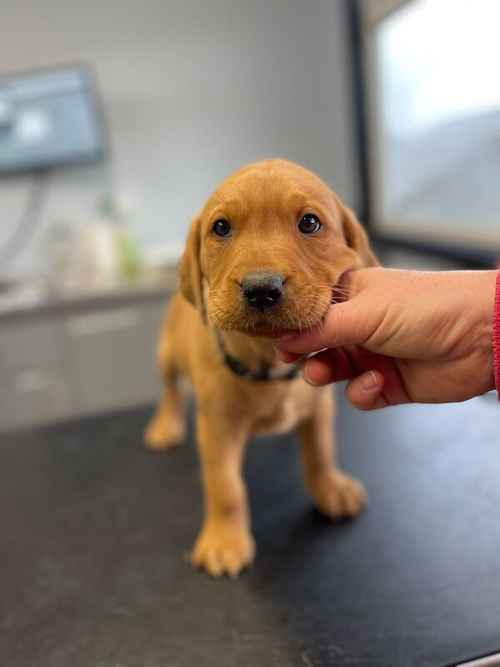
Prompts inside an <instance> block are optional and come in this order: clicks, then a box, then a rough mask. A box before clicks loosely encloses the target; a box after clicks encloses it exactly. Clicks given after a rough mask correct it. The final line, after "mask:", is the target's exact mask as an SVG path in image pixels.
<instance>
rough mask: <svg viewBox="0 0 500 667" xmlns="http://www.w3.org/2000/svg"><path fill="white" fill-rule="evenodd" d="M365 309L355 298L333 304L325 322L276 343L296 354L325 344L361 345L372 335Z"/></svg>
mask: <svg viewBox="0 0 500 667" xmlns="http://www.w3.org/2000/svg"><path fill="white" fill-rule="evenodd" d="M365 312H366V309H364V308H363V307H362V305H361V304H358V303H357V300H356V299H352V300H350V301H346V302H344V303H337V304H335V305H333V306H332V307H331V308H330V309H329V311H328V313H327V314H326V316H325V319H324V320H323V322H322V323H321V324H320V325H318V326H316V327H314V328H313V329H309V330H308V331H305V332H304V333H300V334H297V335H295V334H292V335H291V336H284V337H283V338H281V339H280V340H279V341H278V342H277V348H278V349H279V350H281V351H286V352H288V353H294V354H304V353H307V352H314V351H316V350H321V349H322V348H325V347H340V346H347V345H359V344H361V343H363V342H364V341H365V340H366V339H367V338H368V336H369V335H370V333H371V331H370V326H369V322H368V320H367V319H366V317H365V316H364V315H363V313H365Z"/></svg>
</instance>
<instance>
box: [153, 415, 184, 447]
mask: <svg viewBox="0 0 500 667" xmlns="http://www.w3.org/2000/svg"><path fill="white" fill-rule="evenodd" d="M183 439H184V424H183V423H182V422H181V421H180V420H177V419H165V418H164V417H163V416H162V417H159V416H155V417H153V418H152V420H151V421H150V422H149V424H148V426H147V427H146V430H145V431H144V444H145V445H146V447H147V448H148V449H150V450H151V451H154V452H159V451H162V450H164V449H170V448H171V447H177V445H180V444H181V443H182V441H183Z"/></svg>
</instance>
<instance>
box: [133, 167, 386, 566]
mask: <svg viewBox="0 0 500 667" xmlns="http://www.w3.org/2000/svg"><path fill="white" fill-rule="evenodd" d="M376 263H377V262H376V259H375V257H374V255H373V254H372V252H371V250H370V247H369V244H368V240H367V237H366V235H365V233H364V231H363V229H362V227H361V226H360V224H359V223H358V222H357V221H356V218H355V216H354V214H353V213H352V211H350V210H349V209H348V208H346V206H344V204H343V203H342V202H341V201H340V199H339V198H338V197H337V196H336V195H335V194H334V193H333V192H332V190H331V189H330V188H329V187H328V186H327V185H326V184H325V183H324V182H323V181H322V180H321V179H320V178H319V177H318V176H316V175H315V174H313V173H311V172H310V171H308V170H306V169H304V168H303V167H301V166H299V165H297V164H293V163H291V162H287V161H285V160H265V161H262V162H257V163H255V164H250V165H248V166H245V167H243V168H242V169H240V170H239V171H237V172H236V173H235V174H233V175H232V176H230V177H229V178H228V179H227V180H225V181H224V182H223V183H222V184H221V185H220V186H219V187H218V189H217V190H216V191H215V192H214V193H213V194H212V195H211V196H210V197H209V199H208V201H207V202H206V204H205V206H204V207H203V209H202V211H201V212H200V214H199V215H198V216H197V217H196V218H195V220H194V221H193V223H192V226H191V230H190V232H189V237H188V240H187V245H186V250H185V252H184V256H183V258H182V261H181V265H180V291H179V293H178V294H176V295H175V297H174V298H173V300H172V302H171V303H170V306H169V309H168V314H167V317H166V320H165V324H164V327H163V331H162V334H161V338H160V342H159V348H158V358H159V364H160V367H161V370H162V373H163V377H164V381H165V394H164V396H163V398H162V400H161V402H160V404H159V406H158V408H157V411H156V414H155V415H154V417H153V419H152V421H151V423H150V424H149V426H148V428H147V431H146V434H145V439H146V444H147V445H148V447H150V448H151V449H154V450H162V449H167V448H169V447H172V446H174V445H177V444H179V443H180V442H181V441H182V439H183V437H184V428H185V426H184V419H185V416H184V400H183V391H182V383H180V380H181V378H182V377H187V378H189V380H190V381H191V384H192V386H193V388H194V392H195V395H196V403H197V417H196V422H197V423H196V426H197V437H198V446H199V453H200V459H201V467H202V473H203V475H202V476H203V485H204V497H205V519H204V522H203V526H202V528H201V531H200V534H199V536H198V538H197V540H196V543H195V545H194V549H193V551H192V555H191V559H192V562H193V564H194V565H195V566H197V567H200V568H204V569H205V570H206V571H207V572H208V573H209V574H211V575H213V576H219V575H221V574H223V573H226V574H229V575H231V576H236V575H237V574H238V573H239V572H240V570H241V569H242V568H244V567H245V566H247V565H249V564H250V563H251V561H252V559H253V557H254V554H255V544H254V540H253V538H252V533H251V530H250V516H249V508H248V502H247V494H246V489H245V484H244V481H243V479H242V474H241V468H242V461H243V455H244V451H245V446H246V443H247V441H248V440H249V438H250V437H251V436H253V435H260V434H264V433H265V434H268V433H278V432H283V431H289V430H290V429H293V428H295V429H296V430H297V434H298V437H299V441H300V449H301V458H302V465H303V470H304V482H305V486H306V488H307V490H308V491H309V492H310V494H311V496H312V499H313V501H314V503H315V505H316V507H317V508H318V509H319V510H320V511H321V512H322V513H323V514H325V515H326V516H329V517H331V518H333V519H335V518H338V517H354V516H356V515H357V514H358V513H359V512H360V511H361V509H362V508H363V506H364V504H365V502H366V494H365V491H364V489H363V486H362V485H361V484H360V482H358V481H356V480H355V479H352V478H351V477H349V476H348V475H346V474H345V473H344V472H342V471H341V470H340V469H339V468H338V467H337V466H336V464H335V461H334V436H333V414H334V404H333V396H332V392H331V390H330V389H329V388H318V387H312V386H310V385H308V384H307V383H306V382H304V380H303V379H302V378H301V377H300V375H299V373H298V368H296V367H293V366H292V367H290V366H287V365H285V364H283V363H280V362H279V361H277V360H276V358H275V354H274V350H273V339H274V338H276V337H278V336H282V335H284V334H286V333H287V332H294V331H297V330H300V329H306V328H307V327H312V326H314V325H316V324H318V323H320V322H321V321H322V318H323V317H324V315H325V313H326V311H327V310H328V308H329V307H330V304H331V302H332V294H333V290H334V288H335V286H336V285H338V283H339V280H340V278H341V276H342V274H344V273H345V272H346V271H348V270H350V269H353V268H357V267H361V266H369V265H375V264H376Z"/></svg>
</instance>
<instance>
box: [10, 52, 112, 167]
mask: <svg viewBox="0 0 500 667" xmlns="http://www.w3.org/2000/svg"><path fill="white" fill-rule="evenodd" d="M106 144H107V142H106V133H105V125H104V119H103V113H102V110H101V105H100V101H99V96H98V93H97V85H96V79H95V76H94V74H93V72H92V70H91V69H90V68H89V67H88V66H86V65H74V66H64V67H58V68H51V69H43V70H38V71H32V72H23V73H18V74H10V75H4V76H0V176H2V175H9V174H16V173H20V172H26V171H34V170H40V169H44V168H48V167H56V166H59V165H63V164H69V163H77V162H83V161H92V160H100V159H102V158H103V157H104V155H105V154H106Z"/></svg>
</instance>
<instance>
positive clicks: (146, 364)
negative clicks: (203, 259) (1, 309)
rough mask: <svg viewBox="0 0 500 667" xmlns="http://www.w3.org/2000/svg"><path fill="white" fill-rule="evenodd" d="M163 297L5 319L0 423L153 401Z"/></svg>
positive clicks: (0, 339)
mask: <svg viewBox="0 0 500 667" xmlns="http://www.w3.org/2000/svg"><path fill="white" fill-rule="evenodd" d="M166 300H167V297H166V295H158V297H157V298H154V299H150V300H143V301H141V300H137V301H135V302H133V303H132V304H130V303H127V304H126V305H121V304H119V303H117V304H116V305H111V306H108V307H107V308H95V309H88V308H87V309H80V310H78V309H73V310H72V311H71V312H70V313H68V312H65V311H62V312H58V313H52V314H45V315H44V316H43V317H40V315H36V314H33V317H29V316H26V315H25V316H24V317H23V318H22V319H21V320H20V321H17V320H16V319H15V318H14V319H13V320H12V321H8V322H2V321H0V378H1V380H0V430H6V429H12V428H19V427H22V426H32V425H38V424H43V423H50V422H52V421H59V420H62V419H67V418H70V417H73V416H78V415H83V414H91V413H99V412H105V411H106V410H112V409H120V408H127V407H130V406H133V405H138V404H140V403H147V402H151V401H154V400H155V399H156V398H157V397H158V395H159V392H160V374H159V371H158V369H157V368H156V364H155V346H156V340H157V337H158V334H159V331H160V324H161V320H162V318H163V315H164V312H165V305H166Z"/></svg>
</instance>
